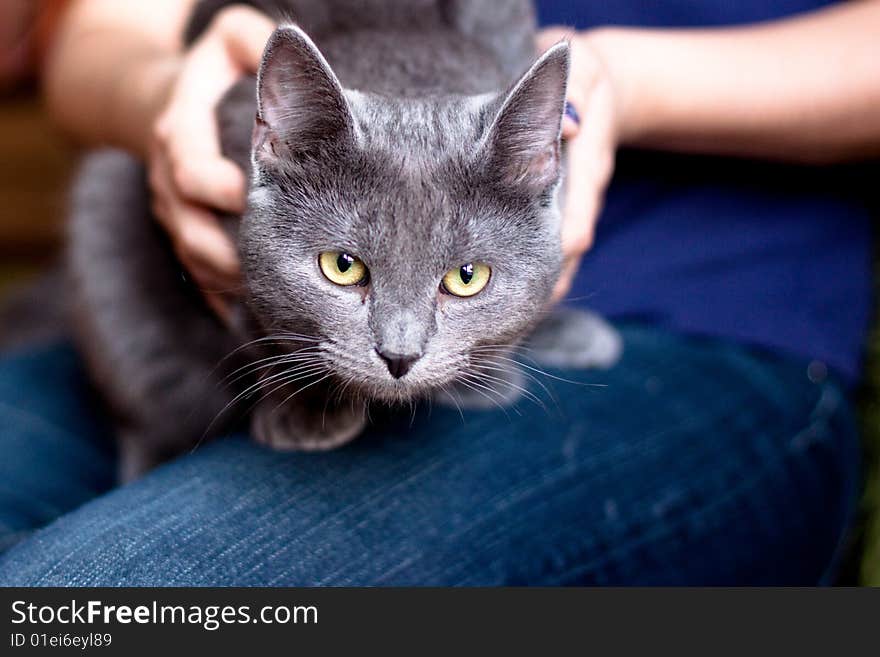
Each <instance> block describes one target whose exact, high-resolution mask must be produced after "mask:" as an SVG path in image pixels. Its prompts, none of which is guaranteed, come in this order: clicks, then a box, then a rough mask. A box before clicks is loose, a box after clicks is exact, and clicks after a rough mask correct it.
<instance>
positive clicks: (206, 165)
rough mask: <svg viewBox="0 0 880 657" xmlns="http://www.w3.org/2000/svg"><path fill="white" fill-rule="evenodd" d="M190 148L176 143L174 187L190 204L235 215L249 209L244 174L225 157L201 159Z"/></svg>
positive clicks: (173, 155) (174, 151) (174, 147)
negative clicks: (246, 202)
mask: <svg viewBox="0 0 880 657" xmlns="http://www.w3.org/2000/svg"><path fill="white" fill-rule="evenodd" d="M187 148H188V146H187V145H186V144H185V143H183V142H181V141H177V142H175V144H174V146H173V148H172V152H171V159H172V162H173V164H172V177H173V180H174V186H175V187H176V189H177V190H178V192H179V193H180V195H182V196H183V197H185V198H186V199H187V200H189V201H191V202H194V203H199V204H201V205H204V206H207V207H212V208H216V209H218V210H222V211H224V212H228V213H231V214H241V213H243V212H244V209H245V187H246V183H245V176H244V172H243V171H242V170H241V169H240V168H239V167H238V165H236V164H235V163H234V162H232V161H231V160H228V159H226V158H223V157H216V158H210V157H207V156H204V157H202V158H199V157H198V156H197V155H196V154H195V153H194V152H192V151H189V152H188V151H187V150H186V149H187Z"/></svg>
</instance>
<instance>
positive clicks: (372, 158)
mask: <svg viewBox="0 0 880 657" xmlns="http://www.w3.org/2000/svg"><path fill="white" fill-rule="evenodd" d="M568 64H569V50H568V45H567V44H564V43H563V44H559V45H557V46H555V47H554V48H552V49H551V50H549V51H548V52H547V53H545V54H544V55H543V56H542V57H541V58H540V59H538V61H537V62H536V63H535V64H534V65H533V66H532V67H531V69H530V70H529V71H527V72H526V73H525V74H524V75H523V76H522V77H521V78H520V79H519V80H518V81H517V82H516V83H515V84H514V85H513V86H512V87H511V88H510V89H508V90H506V91H505V92H503V93H500V94H486V95H483V96H468V97H445V96H444V97H432V98H422V99H418V98H395V97H387V96H379V95H372V94H369V93H362V92H358V91H353V90H345V89H343V87H342V85H341V84H340V81H339V80H338V78H337V77H336V75H335V74H334V72H333V70H332V69H331V68H330V66H329V65H328V63H327V61H326V60H325V59H324V57H323V56H322V55H321V53H320V52H319V50H318V49H317V47H316V46H315V45H314V43H313V42H312V41H311V40H310V39H309V37H308V36H307V35H306V34H305V33H303V32H302V31H301V30H299V29H298V28H296V27H287V26H284V27H281V28H279V29H278V30H276V32H275V33H274V34H273V36H272V38H271V39H270V41H269V44H268V45H267V48H266V52H265V55H264V59H263V62H262V65H261V68H260V72H259V77H258V85H257V93H258V112H257V120H256V126H255V128H254V133H253V144H252V146H253V151H252V162H251V163H252V181H251V187H250V192H249V208H248V212H247V214H246V216H245V219H244V221H243V223H242V226H241V234H240V245H241V247H240V248H241V255H242V264H243V270H244V275H245V279H246V288H247V291H248V297H247V304H248V307H249V311H250V313H251V314H252V315H253V316H254V318H256V321H257V322H258V323H259V325H260V327H261V330H262V332H264V333H265V334H267V335H270V334H279V333H295V334H300V335H307V336H310V338H311V341H310V342H308V344H310V345H312V347H310V348H311V349H312V350H313V352H315V351H316V352H317V353H319V354H320V358H321V359H322V362H323V364H324V366H325V367H326V368H327V369H328V370H329V371H330V372H332V373H333V374H335V375H336V376H337V377H338V378H339V379H340V380H345V381H347V382H349V383H350V385H352V386H353V387H354V388H356V389H358V390H360V391H361V392H362V393H364V394H366V395H369V396H370V397H372V398H380V399H386V400H403V399H409V398H412V397H414V396H418V395H421V394H423V393H425V392H426V391H428V390H430V389H434V388H438V387H442V386H445V385H447V384H450V383H451V382H453V381H455V380H456V378H458V377H459V376H462V375H463V374H464V373H465V372H467V371H468V368H469V365H470V361H471V358H472V355H473V354H474V353H475V350H478V349H481V348H492V347H494V346H496V345H508V344H511V343H513V342H515V341H516V340H517V339H519V338H520V337H522V335H523V334H524V332H526V331H528V330H529V329H530V328H531V327H532V326H534V324H535V323H536V322H537V321H538V320H539V319H540V316H541V313H542V311H543V309H544V307H545V304H546V302H547V301H548V298H549V295H550V293H551V290H552V288H553V284H554V283H555V281H556V279H557V276H558V273H559V269H560V265H561V251H560V244H559V211H558V208H557V205H556V192H557V188H558V185H559V181H560V177H561V162H560V130H561V122H562V115H563V110H564V103H565V92H566V82H567V76H568ZM315 345H317V346H315Z"/></svg>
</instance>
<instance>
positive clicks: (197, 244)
mask: <svg viewBox="0 0 880 657" xmlns="http://www.w3.org/2000/svg"><path fill="white" fill-rule="evenodd" d="M274 29H275V24H274V23H273V22H272V21H271V20H270V19H269V18H268V17H267V16H266V15H264V14H262V13H260V12H258V11H256V10H254V9H252V8H249V7H245V6H232V7H229V8H227V9H224V10H223V11H221V12H220V13H218V15H217V17H216V18H215V19H214V21H213V22H212V23H211V25H210V26H209V27H208V29H207V30H206V31H205V32H204V33H203V34H202V36H201V37H200V38H199V39H198V41H196V42H195V43H194V44H193V46H192V47H191V48H190V49H189V50H188V51H187V52H186V53H185V54H184V55H183V58H182V59H181V60H180V63H179V70H178V73H177V77H176V80H175V82H174V83H173V84H172V85H171V87H170V92H169V95H168V100H167V102H166V103H165V105H164V108H163V109H162V111H161V113H160V115H159V117H158V119H157V120H156V123H155V125H154V129H153V138H152V143H151V145H150V149H149V157H148V169H149V177H150V187H151V190H152V194H153V211H154V213H155V215H156V217H157V219H158V220H159V222H160V223H161V224H162V226H163V227H164V228H165V230H166V231H167V232H168V235H169V237H170V238H171V242H172V244H173V246H174V250H175V252H176V253H177V256H178V258H179V259H180V261H181V263H182V264H183V265H184V267H186V269H187V270H188V271H189V273H190V274H191V275H192V277H193V278H194V279H195V281H196V284H197V285H198V286H199V287H200V289H201V290H202V292H203V294H204V295H205V298H206V300H207V301H208V303H209V305H210V306H211V307H212V308H213V309H214V310H215V311H216V312H217V313H218V315H220V317H221V318H226V317H227V316H228V309H227V304H226V301H225V296H226V294H228V293H230V292H232V291H234V290H236V289H237V288H238V285H239V264H238V256H237V254H236V251H235V248H234V247H233V245H232V243H231V241H230V240H229V238H228V236H227V235H226V233H225V232H224V231H223V229H222V228H221V226H220V223H219V221H218V219H217V217H216V216H215V214H214V213H215V211H218V210H219V211H223V212H229V213H233V214H238V213H241V212H243V211H244V205H245V179H244V173H243V172H242V171H241V169H240V168H239V167H238V166H237V165H236V164H235V163H233V162H232V161H231V160H229V159H227V158H225V157H223V156H222V154H221V152H220V139H219V134H218V130H217V121H216V118H215V116H214V109H215V107H216V105H217V103H218V102H219V101H220V99H221V98H222V96H223V94H224V93H226V91H227V90H228V89H229V88H230V87H231V86H232V85H233V84H234V83H235V82H236V81H237V80H238V79H239V78H240V77H241V76H243V75H246V74H249V73H254V72H256V70H257V68H258V67H259V63H260V58H261V57H262V53H263V49H264V47H265V45H266V42H267V41H268V39H269V36H270V35H271V34H272V31H273V30H274Z"/></svg>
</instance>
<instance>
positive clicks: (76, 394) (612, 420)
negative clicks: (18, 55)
mask: <svg viewBox="0 0 880 657" xmlns="http://www.w3.org/2000/svg"><path fill="white" fill-rule="evenodd" d="M622 333H623V336H624V340H625V355H624V357H623V360H622V361H621V362H620V363H619V364H618V365H617V366H616V367H614V368H613V369H612V370H610V371H607V372H562V373H561V374H562V375H563V376H565V377H567V378H574V379H577V380H580V381H583V382H590V383H601V384H604V385H605V386H606V387H587V386H578V385H572V384H569V383H563V382H560V381H557V380H552V379H547V380H546V384H547V385H548V387H551V388H552V393H553V397H554V398H555V401H551V400H550V399H549V397H547V395H546V393H543V392H541V391H540V389H539V388H537V387H535V388H534V389H533V390H534V391H535V392H536V393H540V394H542V395H544V399H545V400H546V401H547V409H546V410H545V409H542V408H540V407H539V406H537V405H535V404H532V403H530V402H528V401H525V400H524V401H522V402H520V403H519V404H518V406H517V407H516V409H515V410H513V409H511V410H508V411H507V412H502V411H500V410H497V411H479V412H477V411H472V412H465V413H464V417H463V418H462V417H461V416H460V415H459V413H458V412H457V411H456V410H450V409H445V408H439V407H437V406H436V405H435V406H434V407H433V408H428V407H422V408H419V409H417V410H416V411H415V413H414V414H410V413H409V412H408V411H407V412H404V413H399V414H395V413H385V414H384V415H381V416H379V417H374V424H373V427H372V428H371V429H370V430H369V431H368V433H367V435H365V436H364V437H362V438H361V439H359V440H358V441H356V442H355V443H353V444H352V445H350V446H348V447H345V448H344V449H341V450H339V451H335V452H331V453H323V454H278V453H273V452H270V451H266V450H265V449H263V448H261V447H259V446H257V445H255V444H252V443H250V442H249V441H248V440H247V439H246V438H245V437H242V436H233V437H230V438H228V439H224V440H219V441H216V442H213V443H211V444H208V445H204V446H202V447H200V448H199V449H198V450H196V451H195V452H194V453H193V454H190V455H188V456H186V457H183V458H180V459H178V460H176V461H174V462H172V463H169V464H167V465H165V466H163V467H160V468H159V469H157V470H155V471H154V472H152V473H151V474H149V475H148V476H146V477H145V478H143V479H142V480H140V481H138V482H136V483H134V484H132V485H128V486H124V487H114V484H113V472H114V449H113V445H112V440H111V439H110V437H109V432H108V427H107V426H106V424H105V421H104V419H103V418H102V416H101V414H100V412H98V411H97V408H96V405H95V400H94V399H93V397H92V394H91V393H90V391H89V389H88V386H87V385H86V384H85V379H84V373H83V371H82V367H81V364H80V363H79V361H78V359H77V357H76V356H75V354H74V353H73V351H72V350H71V349H70V348H69V347H68V346H64V345H59V346H53V347H51V348H44V349H41V350H33V351H31V352H29V353H23V354H18V355H11V356H7V357H5V358H4V359H0V541H2V544H0V550H2V549H3V547H5V551H4V552H3V554H2V556H0V584H3V585H53V586H65V585H111V586H113V585H184V586H187V585H384V584H389V585H390V584H397V585H476V584H480V585H499V584H507V585H519V584H529V585H531V584H541V585H554V584H647V585H652V584H816V583H820V582H823V581H826V582H827V581H828V579H829V577H830V574H831V573H833V572H834V566H835V562H836V559H837V557H838V554H839V552H840V550H839V548H840V546H841V544H842V542H843V541H842V539H843V537H844V535H845V532H846V529H847V526H848V523H849V521H850V518H851V516H852V513H853V509H854V506H855V500H856V497H857V489H858V479H859V477H858V469H859V457H858V440H857V437H856V432H855V430H854V427H853V420H852V415H851V409H850V405H849V402H848V400H847V397H846V393H845V391H844V390H843V389H842V388H841V387H840V386H839V385H838V384H837V383H835V381H834V380H833V378H832V377H824V378H822V379H821V380H817V377H816V376H813V377H812V379H813V380H811V378H810V377H808V375H807V364H806V363H804V362H799V361H797V360H789V359H785V358H780V357H778V356H773V355H770V354H766V353H760V352H756V351H751V350H748V349H745V348H743V347H740V346H737V345H734V344H729V343H724V342H718V341H712V340H700V339H694V338H684V337H681V336H675V335H672V334H669V333H664V332H662V331H660V330H657V329H652V328H647V327H639V326H628V327H623V328H622ZM815 370H816V368H814V369H813V372H814V374H815ZM557 374H560V373H558V372H557Z"/></svg>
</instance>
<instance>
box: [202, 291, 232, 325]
mask: <svg viewBox="0 0 880 657" xmlns="http://www.w3.org/2000/svg"><path fill="white" fill-rule="evenodd" d="M202 296H204V297H205V303H207V304H208V307H209V308H210V309H211V310H213V311H214V314H215V315H217V317H218V318H219V319H220V321H221V322H223V323H224V324H226V325H227V326H229V325H230V324H231V323H232V309H231V308H230V306H229V302H228V301H227V300H226V298H224V297H223V296H222V295H220V294H212V293H206V294H203V295H202Z"/></svg>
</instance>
